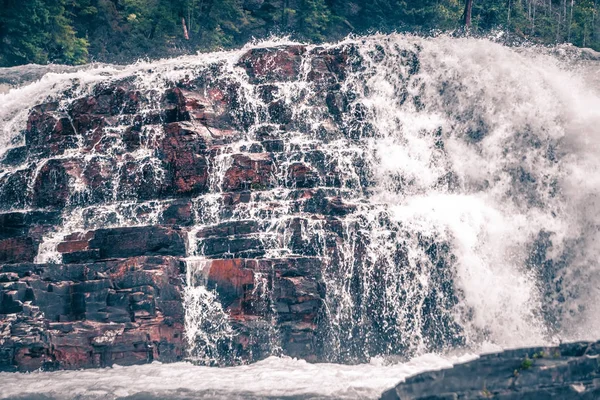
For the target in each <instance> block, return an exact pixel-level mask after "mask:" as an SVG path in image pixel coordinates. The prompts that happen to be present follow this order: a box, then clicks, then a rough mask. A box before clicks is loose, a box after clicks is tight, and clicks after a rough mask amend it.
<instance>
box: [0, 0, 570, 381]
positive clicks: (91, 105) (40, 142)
mask: <svg viewBox="0 0 600 400" xmlns="http://www.w3.org/2000/svg"><path fill="white" fill-rule="evenodd" d="M246 3H247V7H248V9H252V8H253V7H255V6H256V4H258V3H260V1H255V0H253V1H250V2H248V1H247V2H246ZM250 3H252V4H250ZM229 67H230V66H224V65H223V64H221V63H219V62H217V63H214V64H210V65H203V66H198V70H197V71H198V74H197V76H185V77H182V78H181V79H179V80H176V81H172V82H169V81H168V78H167V79H166V80H165V82H164V83H165V84H166V86H167V88H166V89H165V90H162V88H161V89H159V88H156V89H155V88H146V89H141V88H140V87H142V86H143V85H142V86H140V87H136V84H134V83H135V77H129V78H125V79H121V80H106V81H103V82H100V83H98V84H96V85H95V86H92V87H90V90H89V91H85V95H79V97H75V98H70V96H72V95H74V93H80V91H79V90H73V91H70V90H67V91H66V92H65V93H64V95H65V96H64V99H65V101H62V100H61V101H60V102H46V103H43V104H39V105H37V106H36V107H33V108H32V109H31V110H28V112H29V114H28V121H27V127H26V129H25V132H24V137H25V143H24V145H23V143H14V146H17V147H14V148H13V149H10V150H9V151H7V152H5V153H4V155H3V156H2V159H1V160H0V209H2V210H3V211H5V213H3V214H0V370H10V371H16V370H19V371H31V370H35V369H38V368H42V369H45V370H52V369H65V368H67V369H70V368H88V367H102V366H107V365H112V364H122V365H128V364H137V363H145V362H151V361H153V360H158V361H161V362H167V361H176V360H180V359H182V358H183V357H184V356H185V352H184V345H183V342H182V331H183V313H184V311H183V306H182V293H181V291H182V281H183V280H184V277H183V274H184V273H185V272H186V271H185V269H184V268H185V263H186V262H187V261H188V257H186V256H188V255H190V254H195V255H197V256H199V257H201V259H202V262H203V263H205V268H204V270H203V271H202V273H201V274H200V275H202V276H201V277H199V281H202V283H203V284H206V286H207V287H208V288H209V289H210V290H214V291H215V293H216V296H217V298H218V300H219V301H220V302H221V304H222V306H223V307H224V308H225V311H226V312H227V313H228V321H229V323H230V325H231V327H232V329H233V331H234V335H233V336H234V337H233V338H232V341H233V345H232V347H231V348H230V352H231V353H232V354H229V355H228V357H229V356H231V357H229V358H226V360H227V362H229V363H237V362H247V361H256V360H259V359H261V358H264V357H267V356H269V355H270V354H271V352H270V351H271V350H272V349H273V348H272V347H271V348H270V347H269V346H270V344H273V343H276V344H277V347H278V348H281V350H282V353H283V354H285V355H289V356H293V357H301V358H304V359H307V360H310V361H328V360H331V358H328V356H327V355H326V354H325V352H324V350H323V346H324V345H323V343H324V342H325V338H324V336H325V335H327V329H325V328H324V326H325V324H326V323H327V318H328V315H327V313H326V310H324V299H325V298H326V289H327V288H326V285H325V282H324V278H323V273H324V270H326V269H329V271H328V272H329V273H331V272H332V271H331V268H329V267H330V266H336V265H339V264H340V263H341V262H342V261H343V260H342V256H341V251H342V250H341V246H342V245H343V240H344V235H345V231H346V230H347V226H345V225H344V222H345V221H342V220H341V219H342V218H343V217H344V216H347V215H348V214H352V213H354V212H355V211H356V210H357V208H358V202H357V203H354V201H355V200H354V199H353V198H351V197H349V196H348V193H349V192H348V188H350V187H352V188H355V185H357V184H358V185H364V186H367V184H368V182H369V179H370V176H369V171H363V168H362V167H363V165H362V164H361V160H360V159H357V160H355V161H352V163H353V164H352V165H343V166H342V165H340V163H337V162H336V160H335V158H336V156H335V152H336V151H345V149H341V150H338V149H330V148H325V146H326V145H328V143H330V142H333V141H336V140H339V139H342V138H344V137H345V138H346V139H347V138H350V139H351V140H359V139H360V138H361V137H363V136H364V135H368V134H369V133H370V132H369V129H368V126H366V124H365V123H364V121H363V120H364V115H366V114H365V113H367V112H368V109H367V108H366V107H364V106H361V105H360V104H358V103H357V102H356V101H355V100H356V98H355V97H353V96H354V95H353V94H352V93H349V89H344V88H343V85H341V84H340V82H341V81H342V80H343V79H345V77H346V76H348V74H350V73H353V72H355V71H357V70H359V69H360V68H361V66H360V55H359V54H358V52H357V49H356V48H355V47H354V46H351V45H342V46H339V47H336V48H321V47H314V48H312V49H310V50H308V49H307V48H305V47H304V46H301V45H292V46H280V47H276V48H262V49H258V48H257V49H251V50H249V51H247V52H246V53H245V54H243V55H242V56H241V57H240V58H239V62H238V63H237V65H236V66H235V67H234V68H235V71H236V74H240V77H241V78H240V79H241V80H242V81H244V80H246V79H247V80H248V82H249V83H250V85H246V86H244V85H242V83H240V81H238V80H237V77H236V78H235V79H232V77H231V74H230V73H229V72H230V71H229V70H228V68H229ZM176 68H177V67H176ZM224 69H227V73H222V72H224ZM301 74H302V79H304V77H305V76H307V77H308V78H307V79H308V80H309V81H310V83H311V84H310V85H308V86H311V85H312V87H309V88H308V89H307V90H300V91H299V92H298V93H294V96H292V97H293V98H295V99H298V100H299V101H306V104H307V107H306V110H303V111H301V112H293V111H294V108H295V104H293V103H292V102H291V101H290V97H289V96H288V94H287V93H286V92H285V88H286V86H288V84H289V83H290V82H293V81H295V80H297V79H299V77H300V75H301ZM190 75H192V74H190ZM282 83H283V85H282ZM313 89H314V91H313ZM248 96H250V97H251V96H256V97H257V98H258V99H259V100H258V101H257V102H254V103H257V104H254V103H253V104H252V105H250V104H249V103H248V102H249V101H253V100H252V99H251V98H248ZM292 101H294V100H292ZM259 103H260V104H259ZM313 113H316V114H319V115H321V116H322V122H321V123H319V124H316V125H313V124H312V123H311V121H310V119H311V118H310V116H311V115H312V114H313ZM348 121H356V122H357V123H356V124H355V123H354V122H352V123H348ZM298 132H300V134H302V135H304V136H303V137H306V139H307V140H302V141H298V140H295V139H296V138H297V136H298ZM330 150H331V151H333V152H334V154H333V155H332V152H331V151H330ZM347 168H355V169H356V171H357V173H358V174H359V178H360V182H354V181H353V182H348V181H345V180H344V178H343V176H344V175H347V174H345V173H346V172H347V171H345V170H344V169H347ZM22 210H27V211H22ZM356 224H360V221H359V222H356ZM73 225H75V226H77V227H76V228H71V227H72V226H73ZM315 229H317V230H318V231H319V234H318V235H316V234H314V232H315V231H314V230H315ZM390 229H391V228H390ZM391 230H393V229H391ZM43 241H45V242H44V244H45V245H48V244H50V245H51V246H50V247H51V249H49V250H50V251H51V253H50V254H49V255H50V256H51V257H36V256H38V255H39V254H38V253H39V252H40V251H48V249H46V248H45V247H44V246H40V244H41V243H42V242H43ZM55 242H57V243H58V244H57V245H56V246H55V245H54V243H55ZM367 244H368V241H367V239H365V238H362V237H357V238H356V249H355V250H354V254H352V257H354V258H355V259H356V260H357V264H356V268H363V267H362V266H359V264H360V262H361V261H363V260H362V258H364V249H365V246H366V245H367ZM186 245H187V246H188V247H189V248H188V250H187V252H186ZM40 249H41V250H40ZM54 250H56V253H54ZM399 253H400V251H399ZM46 255H48V254H46ZM61 257H62V260H61ZM361 257H362V258H361ZM397 258H398V260H399V262H401V261H402V258H401V257H400V256H398V257H397ZM36 259H37V260H46V259H51V260H53V261H54V262H55V263H56V264H46V263H41V264H36V263H35V260H36ZM440 269H443V268H440ZM373 270H374V271H377V268H373ZM353 273H354V272H353ZM355 275H357V274H355ZM200 278H201V279H200ZM351 284H352V285H355V286H356V285H359V284H360V283H359V282H355V281H353V282H352V283H351ZM372 296H373V298H372V299H367V300H368V301H369V302H371V303H369V304H377V303H376V301H377V296H378V294H377V293H373V295H372ZM359 300H361V299H353V301H356V303H357V304H358V302H359ZM360 317H361V318H362V317H363V316H360ZM357 318H358V317H357ZM369 318H371V317H370V316H366V317H364V318H363V319H364V320H365V321H371V319H369ZM373 318H375V317H373ZM357 329H366V328H364V327H362V328H361V327H359V328H357ZM359 336H360V332H359V335H357V336H356V337H359ZM363 344H364V343H362V342H360V341H359V339H357V342H356V343H355V344H353V346H354V347H355V348H357V349H362V348H363V347H364V346H363ZM361 346H362V347H361ZM573 351H575V350H573ZM355 353H357V354H358V353H360V354H358V355H357V356H356V357H355V358H352V359H351V361H356V360H359V359H360V360H363V359H362V358H360V357H363V358H364V357H365V354H364V352H359V351H356V352H355ZM353 355H354V354H353ZM350 358H351V357H349V359H350Z"/></svg>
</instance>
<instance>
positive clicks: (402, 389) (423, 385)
mask: <svg viewBox="0 0 600 400" xmlns="http://www.w3.org/2000/svg"><path fill="white" fill-rule="evenodd" d="M599 355H600V342H578V343H567V344H561V345H560V346H557V347H536V348H524V349H516V350H506V351H503V352H501V353H494V354H486V355H482V356H481V357H480V358H478V359H477V360H474V361H470V362H467V363H465V364H458V365H455V366H454V367H453V368H450V369H445V370H441V371H432V372H425V373H422V374H419V375H415V376H413V377H410V378H407V379H406V381H405V382H402V383H400V384H398V385H397V386H396V387H395V388H392V389H390V390H388V391H386V392H385V393H384V394H383V395H382V396H381V399H382V400H408V399H415V400H417V399H423V400H424V399H507V400H525V399H532V400H533V399H536V400H537V399H540V400H541V399H589V400H591V399H598V398H600V362H599V360H600V359H599Z"/></svg>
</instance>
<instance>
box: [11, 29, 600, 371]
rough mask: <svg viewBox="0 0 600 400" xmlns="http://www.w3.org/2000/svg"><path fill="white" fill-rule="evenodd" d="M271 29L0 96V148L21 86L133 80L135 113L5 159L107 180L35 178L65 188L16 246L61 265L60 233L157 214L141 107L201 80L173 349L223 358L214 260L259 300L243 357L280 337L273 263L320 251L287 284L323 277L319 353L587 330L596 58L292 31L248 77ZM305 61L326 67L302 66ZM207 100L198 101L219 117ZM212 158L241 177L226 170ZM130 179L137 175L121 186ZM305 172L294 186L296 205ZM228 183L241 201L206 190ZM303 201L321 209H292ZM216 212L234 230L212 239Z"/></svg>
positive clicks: (86, 88)
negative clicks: (226, 264) (199, 171)
mask: <svg viewBox="0 0 600 400" xmlns="http://www.w3.org/2000/svg"><path fill="white" fill-rule="evenodd" d="M284 44H285V45H288V46H289V45H290V44H289V43H284V42H275V43H263V44H260V45H258V46H257V47H249V48H246V49H242V50H240V51H234V52H223V53H214V54H210V55H198V56H188V57H181V58H177V59H171V60H161V61H156V62H152V63H148V62H140V63H138V64H134V65H132V66H128V67H125V68H122V69H115V68H113V67H111V66H100V67H97V68H90V69H87V70H81V71H78V72H75V73H70V74H48V75H46V76H45V77H44V78H42V79H41V80H40V81H38V82H36V83H33V84H31V85H29V86H25V87H23V88H20V89H14V90H13V91H11V92H9V93H6V94H3V95H0V121H1V123H2V134H1V136H0V144H1V147H0V149H1V150H4V152H5V153H6V154H8V151H9V149H10V148H13V147H15V148H16V147H18V146H20V145H21V144H22V143H23V137H22V135H21V134H20V132H21V130H22V129H23V128H24V126H23V125H24V123H25V119H26V117H27V110H29V109H30V108H31V107H33V106H34V105H36V104H38V103H41V102H48V101H55V102H58V105H57V107H58V109H64V110H68V109H71V108H72V107H74V104H77V101H78V99H80V98H82V96H84V95H87V94H89V93H93V92H94V93H98V92H99V91H101V90H102V87H103V85H110V83H111V82H115V81H120V80H125V81H127V82H129V83H130V84H131V85H133V87H135V88H136V90H138V91H139V92H140V93H142V96H143V99H142V100H140V102H141V103H142V104H143V107H141V110H139V111H136V113H135V114H130V113H128V111H127V109H126V107H125V108H124V109H122V110H121V111H120V112H119V113H117V116H116V117H115V121H113V122H112V126H110V127H103V128H102V127H101V128H98V129H100V132H101V134H99V135H94V137H95V138H96V139H95V140H96V141H95V142H93V143H89V140H88V139H86V138H85V137H84V136H85V135H82V134H80V135H79V138H78V140H77V141H76V142H75V143H73V144H72V146H70V148H69V149H67V150H66V151H65V152H64V153H63V154H61V155H58V156H56V155H52V154H48V153H42V154H41V155H40V156H39V157H38V158H37V159H31V158H28V159H26V160H23V161H22V162H17V163H15V164H14V165H11V166H10V167H9V166H6V165H4V166H3V170H2V171H0V179H4V181H3V182H4V184H5V187H7V186H6V182H7V181H8V180H9V179H12V177H15V176H17V175H18V174H19V171H21V172H22V173H21V174H20V175H19V176H24V178H23V179H24V181H25V182H26V183H27V184H28V185H29V186H31V187H33V185H34V184H35V183H36V182H37V180H39V179H40V178H39V176H41V175H40V174H44V173H45V172H44V171H45V170H44V166H45V165H47V164H48V163H50V162H52V160H57V159H59V160H60V159H63V160H66V159H69V160H72V159H77V160H80V161H81V163H80V165H81V166H83V167H80V168H83V169H85V168H99V169H101V170H102V175H103V176H105V177H107V179H106V181H104V182H103V183H102V184H101V185H98V186H96V187H93V188H91V187H90V184H89V183H87V184H83V183H81V181H80V179H79V178H78V173H77V171H74V170H76V168H75V167H73V171H67V174H68V175H69V180H68V181H67V182H62V183H61V182H55V183H53V184H54V185H55V186H56V187H60V188H63V189H61V190H66V191H67V192H68V196H67V199H66V204H65V210H66V211H65V212H63V223H62V225H61V226H60V227H58V228H57V229H55V230H54V231H51V232H49V233H48V234H47V235H46V236H45V237H44V239H43V241H42V243H41V245H40V247H39V254H38V257H37V259H36V261H37V262H56V263H59V262H61V257H62V256H61V254H60V253H59V252H58V251H57V250H56V246H57V245H58V244H59V243H60V242H61V240H63V238H64V237H65V236H66V235H68V234H70V233H72V232H78V231H85V230H89V229H96V228H106V227H116V226H137V225H152V224H157V223H159V224H160V223H163V222H161V221H163V220H165V218H166V217H165V215H166V208H167V206H168V204H169V199H170V197H169V196H163V195H157V193H159V191H160V190H161V189H160V188H161V185H164V181H165V179H166V178H165V176H167V175H168V173H169V171H167V170H165V167H164V164H161V161H160V160H159V158H158V155H157V152H158V150H157V147H158V143H159V142H160V141H161V140H162V138H164V137H165V136H164V135H165V131H164V129H165V128H164V126H163V125H162V122H163V121H161V120H160V118H159V119H158V120H156V121H154V120H153V119H156V117H155V116H154V114H153V111H154V110H157V109H159V108H160V107H161V102H164V96H165V93H169V92H168V91H169V90H170V89H172V88H173V87H175V86H177V85H184V86H185V85H188V84H189V85H190V86H193V85H196V86H195V87H197V88H198V87H199V88H201V89H197V90H199V91H203V95H204V96H205V97H209V96H216V94H215V93H216V92H217V91H219V90H220V91H221V92H219V93H221V96H226V97H227V101H228V102H229V105H228V106H229V107H231V108H230V109H229V110H228V116H227V118H228V119H229V121H230V123H231V125H232V126H235V128H236V129H237V130H238V131H239V132H238V133H232V132H231V131H228V130H227V129H226V128H224V127H221V128H222V129H220V130H218V129H217V128H215V127H214V126H213V127H209V126H208V125H203V124H201V123H198V122H194V121H192V122H189V124H190V125H189V129H193V130H194V131H195V132H200V133H199V135H202V136H203V137H207V138H211V139H210V140H212V141H213V142H212V143H218V146H215V148H214V150H212V151H213V153H214V154H212V156H211V158H210V160H209V163H208V165H207V182H208V183H207V188H208V189H207V190H206V191H205V192H202V193H200V192H197V193H195V194H194V196H193V199H192V210H191V214H192V223H191V224H190V225H189V226H187V227H184V228H183V229H184V230H185V231H186V232H187V258H186V259H185V262H186V266H187V276H186V277H185V278H183V279H184V280H185V284H186V289H185V293H184V305H185V311H186V316H185V324H186V340H187V343H188V345H189V355H190V357H191V358H192V359H194V360H196V361H198V362H200V363H205V364H209V365H213V364H223V363H237V362H239V361H241V358H240V356H239V354H237V353H236V350H235V344H234V339H233V338H234V336H235V332H236V330H237V329H240V328H239V327H238V324H239V321H237V320H236V319H235V318H234V320H233V321H231V320H230V318H229V317H230V316H229V315H228V314H227V311H226V307H225V306H223V305H221V304H220V302H219V300H218V291H219V289H220V288H219V287H218V286H214V285H213V286H212V287H211V286H207V278H206V274H207V273H208V272H207V268H208V267H207V265H209V264H210V260H211V259H215V258H218V259H222V260H228V259H240V258H242V259H248V260H251V261H252V262H253V263H254V264H252V265H256V266H257V267H256V268H254V270H253V271H254V273H253V275H252V276H253V280H254V283H253V286H254V287H253V289H252V290H251V291H250V292H249V293H250V294H249V295H248V296H250V297H251V300H249V301H250V302H251V303H252V307H253V309H254V310H255V315H257V316H259V317H260V318H258V317H257V318H256V319H255V320H252V324H253V325H252V327H254V328H255V330H254V331H253V332H252V333H251V335H250V339H248V341H249V342H251V343H254V347H252V348H253V350H252V351H255V357H256V358H264V357H266V356H268V355H279V354H282V353H285V349H284V350H282V347H281V344H282V343H281V341H282V332H281V330H282V329H283V330H285V329H287V328H286V326H287V325H285V323H286V320H285V319H284V317H282V315H288V314H285V312H283V311H281V307H287V305H283V306H282V305H281V303H280V302H278V300H277V296H278V293H279V291H281V290H283V289H281V288H279V287H276V284H275V283H274V282H275V281H276V280H277V279H281V276H280V275H281V274H280V273H279V272H277V271H276V269H275V268H274V267H273V265H274V264H273V263H276V262H279V261H280V260H283V259H293V260H296V259H299V258H303V257H304V258H308V259H315V260H319V263H320V264H319V265H321V266H322V268H321V270H320V272H319V276H320V278H319V279H320V282H317V283H314V285H313V284H312V283H303V285H305V286H303V287H313V286H314V292H315V293H317V292H318V293H323V296H322V297H323V304H322V308H321V309H320V311H319V315H318V326H317V327H316V328H311V329H316V330H317V333H316V335H317V337H318V340H317V341H318V346H317V347H318V348H317V349H313V351H314V352H315V353H319V356H318V357H319V359H320V360H329V361H333V362H351V363H355V362H358V361H365V360H369V359H370V358H372V357H376V356H386V355H403V356H405V357H411V356H415V355H420V354H424V353H427V352H431V351H442V352H444V351H448V350H450V349H452V348H456V347H465V346H466V347H468V348H471V349H474V350H475V351H479V350H481V349H482V348H483V347H482V346H486V345H487V344H493V345H497V346H501V347H514V346H522V345H530V344H539V343H545V342H549V341H556V340H558V339H561V340H575V339H583V338H589V337H590V336H591V337H592V338H597V336H598V335H599V333H598V332H600V326H599V325H598V320H597V318H595V316H597V315H598V312H599V311H600V310H599V309H598V306H597V304H598V300H599V299H600V269H599V268H598V266H597V265H596V264H597V262H596V259H597V254H598V247H597V244H596V243H597V241H598V240H597V239H598V235H599V232H600V230H599V229H598V227H599V223H600V221H599V220H598V215H600V213H599V212H598V211H599V210H598V202H597V200H596V197H597V190H598V187H599V185H600V183H599V182H597V179H596V175H597V173H598V167H599V166H600V162H599V161H598V159H597V156H596V154H597V151H598V150H599V149H598V143H600V141H599V140H598V135H600V130H599V128H598V127H599V126H600V112H599V111H598V110H600V89H599V88H598V87H595V86H594V85H588V84H587V83H588V82H590V81H586V76H588V75H589V74H590V73H596V74H597V73H598V66H597V65H595V64H592V65H591V66H590V65H583V64H578V63H576V62H575V61H574V60H567V61H565V60H559V58H557V57H556V56H554V55H551V54H550V53H551V52H550V51H545V50H543V49H538V48H508V47H504V46H501V45H499V44H495V43H492V42H490V41H489V40H484V39H472V38H463V39H457V38H449V37H438V38H429V39H424V38H419V37H414V36H405V35H391V36H371V37H365V38H355V39H348V40H346V41H344V42H341V43H338V44H332V45H327V46H324V47H322V48H321V47H315V46H313V47H308V50H307V51H305V52H302V53H300V54H299V55H298V57H299V58H300V61H299V63H298V65H299V68H298V71H297V76H296V77H295V78H294V79H279V78H278V76H277V73H278V72H277V65H267V66H266V67H265V68H266V70H267V72H264V71H263V72H262V73H263V75H262V77H263V78H261V77H260V76H251V74H250V75H249V74H248V73H247V71H246V70H244V68H243V63H244V61H243V56H244V54H246V52H247V51H248V50H251V49H258V50H261V49H262V48H263V47H265V46H267V47H268V46H276V45H284ZM292 47H294V46H292ZM293 54H296V53H294V52H288V53H286V56H290V57H291V55H293ZM323 54H325V55H326V56H324V55H323ZM296 55H297V54H296ZM326 57H331V59H335V60H337V61H336V62H337V63H338V64H328V65H327V66H326V67H325V68H323V67H322V65H321V64H322V63H323V62H324V61H323V60H324V59H325V60H329V59H327V58H326ZM320 63H321V64H320ZM332 65H338V67H339V65H343V71H332V70H331V69H332ZM328 68H329V70H328ZM268 69H273V71H275V72H273V73H272V74H271V75H269V74H270V72H269V71H268ZM284 69H285V67H284ZM323 71H328V73H330V75H328V76H322V73H323ZM320 74H321V75H320ZM265 76H266V77H267V78H264V77H265ZM332 77H333V78H334V80H335V81H332ZM261 79H262V80H261ZM181 82H183V84H182V83H181ZM190 82H193V84H192V83H190ZM332 88H333V89H332ZM223 93H226V94H223ZM215 104H216V103H215ZM213 107H214V109H213V110H207V111H206V112H209V113H215V114H217V113H219V112H222V110H221V111H219V110H217V107H218V105H214V104H213ZM161 118H164V116H163V117H161ZM142 120H144V121H146V120H150V121H151V122H144V123H143V126H139V127H138V128H136V129H135V131H136V132H137V134H138V135H139V137H140V140H139V142H140V145H139V146H137V147H136V148H132V147H131V144H130V142H129V141H128V140H129V139H128V137H129V136H128V135H130V134H131V132H132V129H131V127H136V126H138V125H140V124H141V122H140V121H142ZM152 121H153V122H152ZM211 129H212V130H211ZM217 130H218V131H217ZM236 134H237V135H238V136H235V135H236ZM88 136H89V135H88ZM233 137H235V139H231V138H233ZM83 149H86V151H85V152H83ZM90 149H91V150H90ZM267 153H268V154H269V156H268V157H267V156H266V155H265V154H267ZM108 160H116V163H115V164H110V163H109V162H108ZM248 165H249V166H250V167H248ZM306 165H308V166H309V167H310V168H308V169H307V168H306V167H305V166H306ZM32 166H33V168H32ZM232 168H246V169H247V168H250V169H252V170H253V171H256V174H255V175H252V177H251V179H249V180H248V179H246V180H236V179H237V178H236V177H235V176H233V177H232V176H231V175H230V174H228V171H231V170H232ZM302 168H304V169H302ZM67 169H68V166H67ZM298 176H301V179H298ZM43 179H48V178H47V177H44V178H43ZM136 180H137V181H141V182H143V185H141V187H142V188H143V190H141V191H140V190H139V189H138V188H139V187H140V186H136V185H128V182H129V183H131V182H133V181H136ZM61 185H62V186H61ZM307 188H308V189H310V190H311V191H312V192H311V196H312V197H311V198H310V200H306V201H304V197H306V193H307V192H306V190H307ZM240 191H241V193H244V194H243V195H240V196H245V197H244V199H243V200H240V199H239V196H238V198H235V199H234V200H232V199H233V197H231V196H229V195H228V193H230V192H240ZM3 196H4V197H3V198H2V207H3V208H4V209H6V210H11V209H26V208H35V207H45V206H48V204H45V203H43V202H41V203H40V202H38V204H33V203H32V202H31V200H30V199H29V198H23V199H21V198H19V197H18V196H17V197H14V196H13V197H11V193H9V191H8V190H5V191H4V192H3ZM161 196H162V198H159V199H155V197H161ZM228 196H229V197H228ZM303 196H304V197H303ZM332 199H333V200H332ZM325 200H327V201H328V203H327V204H328V207H330V208H331V207H334V210H337V209H335V207H336V205H337V206H339V209H343V212H342V211H340V212H338V213H337V214H336V211H331V210H330V209H328V210H330V211H328V212H329V213H330V214H333V215H335V218H328V217H327V216H322V215H320V214H326V213H325V212H317V211H314V210H316V209H320V208H319V207H321V208H322V207H323V206H322V204H325V203H324V201H325ZM336 202H337V203H336ZM233 222H235V223H236V225H235V229H242V230H243V232H242V233H241V234H240V233H239V232H238V231H236V232H235V235H237V236H234V234H233V233H231V232H230V233H227V234H225V236H220V237H219V238H218V239H217V240H214V239H213V236H211V235H213V231H214V230H217V229H222V227H223V226H225V227H227V226H234V225H227V224H228V223H233ZM240 226H241V227H242V228H239V227H240ZM227 229H234V228H227ZM240 235H241V236H240ZM223 237H225V238H226V239H223ZM240 237H241V239H240ZM240 240H243V246H245V247H242V248H241V249H240V248H238V247H239V246H240V242H239V241H240ZM219 246H220V247H219ZM217 247H218V249H217ZM265 260H270V261H272V263H271V264H266V263H263V261H265ZM207 263H208V264H207ZM284 278H285V279H288V280H289V281H290V282H295V281H294V279H296V280H298V279H302V278H303V277H302V276H301V275H298V274H296V275H289V276H285V277H284ZM236 279H237V278H236ZM240 279H241V278H240ZM310 285H313V286H310ZM286 312H287V311H286ZM282 327H283V328H282ZM254 328H253V329H254ZM294 329H295V328H294ZM261 341H262V342H264V341H266V342H267V343H259V342H261ZM251 358H253V357H251Z"/></svg>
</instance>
